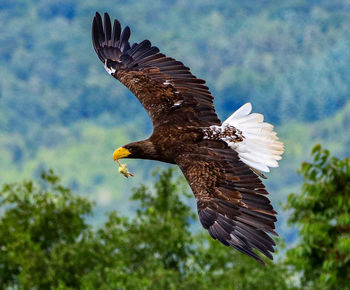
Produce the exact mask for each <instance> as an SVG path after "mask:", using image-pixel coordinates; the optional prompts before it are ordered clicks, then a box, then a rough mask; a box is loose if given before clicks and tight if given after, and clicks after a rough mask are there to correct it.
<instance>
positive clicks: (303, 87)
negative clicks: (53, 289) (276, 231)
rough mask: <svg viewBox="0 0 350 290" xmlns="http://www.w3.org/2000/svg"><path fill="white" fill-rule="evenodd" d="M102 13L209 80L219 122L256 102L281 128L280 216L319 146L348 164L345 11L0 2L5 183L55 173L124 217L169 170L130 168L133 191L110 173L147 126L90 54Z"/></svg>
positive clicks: (275, 192)
mask: <svg viewBox="0 0 350 290" xmlns="http://www.w3.org/2000/svg"><path fill="white" fill-rule="evenodd" d="M95 11H99V12H102V13H103V12H104V11H108V12H109V13H110V15H111V17H113V18H118V19H119V20H120V21H121V23H122V25H129V26H130V27H131V30H132V36H131V40H132V41H135V42H140V41H142V40H143V39H146V38H147V39H150V40H151V41H152V43H153V44H154V45H156V46H158V47H159V48H160V50H161V51H162V52H163V53H165V54H167V55H169V56H173V57H175V58H177V59H178V60H181V61H183V62H184V63H185V64H186V65H187V66H189V67H190V68H191V69H192V71H193V73H194V74H195V75H196V76H198V77H200V78H203V79H205V80H206V81H207V83H208V85H209V87H210V88H211V91H212V93H213V95H214V96H215V105H216V108H217V111H218V113H219V116H220V117H221V119H224V118H225V117H227V116H228V115H229V114H230V113H231V112H232V111H233V110H234V109H235V108H237V107H238V106H240V105H242V104H244V103H245V102H247V101H251V102H252V103H253V108H254V110H255V111H258V112H261V113H263V114H264V115H265V116H266V120H267V121H269V122H272V123H275V124H277V129H278V131H279V132H280V133H279V136H280V137H281V139H282V141H284V142H285V143H286V153H285V156H284V157H285V158H284V160H283V161H282V163H281V167H280V169H274V170H273V172H272V173H271V174H270V175H269V181H268V186H269V188H270V191H271V192H272V199H273V200H274V202H275V204H276V205H277V204H278V203H277V202H278V201H279V200H281V199H283V198H284V196H286V194H287V193H289V192H290V191H291V190H294V189H295V188H297V187H298V186H299V185H300V181H299V179H298V177H297V175H296V173H295V171H296V169H297V168H298V166H299V163H300V162H301V160H304V159H305V158H307V154H308V152H309V151H310V149H311V147H312V145H313V144H314V143H316V142H322V143H323V144H324V145H325V147H328V148H330V149H332V151H333V152H334V153H335V154H336V155H340V156H343V155H346V154H349V151H350V150H349V148H350V147H349V145H350V136H349V134H346V133H345V132H346V130H348V129H347V128H348V127H349V126H350V119H349V115H350V107H349V106H350V105H349V92H350V50H349V46H350V17H349V13H350V4H349V2H348V1H345V0H343V1H340V0H335V1H307V0H300V1H294V0H293V1H292V0H290V1H250V0H249V1H243V2H242V1H224V0H218V1H185V0H178V1H176V0H175V1H170V0H166V1H154V2H152V5H150V4H149V2H147V1H118V2H115V1H97V0H94V1H82V0H76V1H73V0H62V1H59V2H58V1H54V0H50V1H46V0H41V1H36V0H22V1H19V0H18V1H1V2H0V25H1V26H0V27H1V29H0V42H1V46H0V183H3V182H5V181H6V182H9V181H13V180H18V178H19V177H30V176H33V175H38V173H39V172H40V171H41V169H43V168H54V169H55V170H56V171H57V172H58V173H59V175H61V176H62V178H63V180H64V182H65V183H66V184H68V185H69V186H70V187H71V188H73V189H74V190H76V191H78V192H79V193H80V194H85V195H93V197H94V198H96V199H97V200H98V201H99V205H100V209H101V206H102V207H103V209H105V208H106V207H108V208H119V209H121V208H126V207H125V204H127V203H128V202H127V196H129V194H130V187H131V186H133V185H136V184H137V183H138V181H141V180H142V181H143V182H146V183H147V177H148V176H149V171H150V169H151V168H153V167H155V166H164V165H160V164H159V163H154V162H148V161H142V162H139V161H129V162H128V164H129V168H130V169H131V170H132V171H133V173H135V175H136V178H135V179H133V180H126V179H123V177H122V176H120V175H119V174H117V169H116V168H115V165H114V164H113V163H112V158H111V155H112V152H113V149H115V148H116V147H118V146H119V145H123V144H125V143H126V142H129V141H131V140H137V139H140V138H144V137H146V136H147V135H148V134H150V132H151V124H150V121H149V120H148V117H147V115H146V113H145V112H144V110H143V108H142V107H141V105H140V104H139V103H138V101H137V99H136V98H135V97H134V96H133V95H132V94H131V93H129V91H128V90H127V89H126V88H124V87H123V86H122V85H121V84H118V83H117V82H116V81H115V80H113V79H112V78H111V77H109V76H108V75H107V74H106V72H105V71H104V68H103V65H102V64H101V63H100V61H99V60H98V58H97V57H96V55H95V52H94V51H93V48H92V44H91V21H92V17H93V15H94V13H95ZM113 201H114V202H113ZM101 214H102V215H103V211H102V210H101ZM281 220H282V222H283V220H284V218H283V217H281ZM281 230H285V229H281Z"/></svg>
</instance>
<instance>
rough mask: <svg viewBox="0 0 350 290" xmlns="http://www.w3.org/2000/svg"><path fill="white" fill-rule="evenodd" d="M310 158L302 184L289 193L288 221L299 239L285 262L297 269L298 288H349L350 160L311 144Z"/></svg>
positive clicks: (303, 171)
mask: <svg viewBox="0 0 350 290" xmlns="http://www.w3.org/2000/svg"><path fill="white" fill-rule="evenodd" d="M312 155H313V158H314V160H313V162H311V163H308V162H305V163H303V164H302V167H301V170H300V172H301V174H303V176H304V184H303V187H302V192H301V193H300V194H295V193H293V194H291V195H290V196H289V198H288V202H287V206H286V208H287V209H291V210H292V214H291V217H290V219H289V222H290V223H291V224H296V225H298V227H299V229H300V232H299V243H298V245H297V246H296V247H294V248H292V249H291V250H289V251H288V252H287V262H288V263H289V264H290V265H293V266H294V267H295V269H296V270H298V271H300V273H301V283H302V286H303V287H309V288H310V289H316V288H320V289H350V286H349V281H350V211H349V208H350V164H349V158H345V159H344V160H340V159H338V158H336V157H332V156H330V153H329V151H328V150H325V149H322V147H321V145H316V146H315V147H314V148H313V150H312Z"/></svg>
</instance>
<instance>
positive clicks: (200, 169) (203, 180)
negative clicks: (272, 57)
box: [92, 13, 283, 263]
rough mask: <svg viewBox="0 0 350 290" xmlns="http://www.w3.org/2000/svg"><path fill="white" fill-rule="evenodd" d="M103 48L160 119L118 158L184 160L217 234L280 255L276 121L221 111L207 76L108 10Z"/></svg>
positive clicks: (202, 214)
mask: <svg viewBox="0 0 350 290" xmlns="http://www.w3.org/2000/svg"><path fill="white" fill-rule="evenodd" d="M92 37H93V45H94V48H95V51H96V53H97V55H98V57H99V58H100V60H101V61H102V62H103V63H104V67H105V69H106V71H107V72H108V73H109V74H111V75H112V76H113V77H114V78H116V79H117V80H119V81H120V82H121V83H123V84H124V85H125V86H126V87H128V88H129V89H130V90H131V91H132V92H133V93H134V95H135V96H136V97H137V98H138V99H139V101H140V102H141V104H142V105H143V107H144V108H145V110H146V111H147V113H148V115H149V117H150V118H151V120H152V123H153V133H152V135H151V136H150V138H148V139H147V140H144V141H139V142H134V143H130V144H127V145H125V146H123V147H121V148H118V149H117V150H116V151H115V152H114V153H113V158H114V159H115V160H118V159H120V158H139V159H150V160H158V161H162V162H167V163H171V164H177V165H178V166H179V167H180V169H181V170H182V172H183V174H184V175H185V177H186V179H187V180H188V182H189V185H190V187H191V189H192V191H193V193H194V195H195V197H196V201H197V206H198V215H199V219H200V221H201V223H202V225H203V227H204V228H206V229H207V230H208V231H209V233H210V235H211V236H212V237H213V238H214V239H218V240H219V241H220V242H222V243H223V244H225V245H227V246H233V247H234V248H236V249H238V250H240V251H241V252H243V253H245V254H247V255H249V256H252V257H254V258H255V259H257V260H258V261H260V262H261V263H263V261H262V259H261V258H260V257H259V256H258V255H257V254H256V253H255V252H254V251H253V249H254V248H255V249H257V250H259V251H260V252H262V253H263V254H264V255H265V256H267V257H268V258H270V259H272V255H271V253H270V252H273V251H274V250H273V246H274V245H275V244H274V241H273V240H272V239H271V237H270V236H269V235H268V234H266V233H267V232H268V233H272V234H276V233H275V231H274V229H275V225H274V223H275V221H276V217H275V214H276V212H275V211H274V210H273V208H272V205H271V204H270V201H269V200H268V198H267V197H266V196H265V195H267V194H268V192H267V191H266V190H265V186H264V185H263V184H262V182H261V180H260V178H259V176H263V175H262V174H261V173H260V172H259V171H269V168H268V167H276V166H278V164H277V160H279V159H280V158H281V157H280V155H281V154H282V153H283V144H282V143H281V142H279V141H278V138H277V137H276V133H275V132H273V126H272V125H270V124H268V123H265V122H263V116H262V115H260V114H254V113H253V114H250V112H251V109H252V108H251V105H250V104H249V103H248V104H245V105H244V106H242V107H241V108H240V109H238V110H237V111H236V112H235V113H234V114H233V115H232V116H230V117H229V118H228V119H227V120H226V121H225V122H221V121H220V120H219V118H218V116H217V114H216V112H215V109H214V105H213V97H212V95H211V93H210V91H209V89H208V87H206V86H205V85H204V84H205V81H203V80H201V79H197V78H196V77H195V76H193V75H192V74H191V72H190V70H189V68H187V67H185V66H184V65H183V64H182V63H181V62H179V61H176V60H174V59H173V58H170V57H166V56H165V55H163V54H161V53H159V49H158V48H157V47H153V46H151V43H150V42H149V41H148V40H144V41H142V42H141V43H139V44H137V43H135V44H133V45H132V46H130V44H129V37H130V29H129V28H128V27H126V28H125V29H124V30H123V31H122V30H121V26H120V23H119V22H118V21H117V20H115V21H114V24H113V28H112V26H111V22H110V18H109V16H108V14H105V15H104V24H103V23H102V19H101V16H100V15H99V14H98V13H96V16H95V18H94V21H93V27H92Z"/></svg>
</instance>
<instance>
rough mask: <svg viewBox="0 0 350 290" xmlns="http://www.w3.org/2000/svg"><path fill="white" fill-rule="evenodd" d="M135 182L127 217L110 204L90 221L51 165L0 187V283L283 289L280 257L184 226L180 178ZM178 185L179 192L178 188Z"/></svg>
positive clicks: (169, 173) (166, 174) (170, 173)
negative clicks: (268, 258) (266, 257)
mask: <svg viewBox="0 0 350 290" xmlns="http://www.w3.org/2000/svg"><path fill="white" fill-rule="evenodd" d="M154 178H155V179H156V180H157V181H156V183H155V187H154V189H153V190H151V189H148V188H146V187H145V186H143V185H142V186H140V187H139V188H137V189H135V190H134V194H133V196H132V200H133V201H134V202H136V204H137V208H138V210H137V212H136V215H135V216H134V217H122V216H120V215H119V214H117V213H116V212H113V213H111V214H109V216H108V220H107V221H106V222H105V224H104V225H103V226H101V227H100V228H98V229H92V228H91V227H89V226H88V224H87V222H86V218H87V217H88V216H89V215H90V214H91V209H92V206H93V204H92V203H91V202H89V201H88V200H86V199H83V198H80V197H75V196H73V195H72V193H71V192H70V190H69V189H67V188H65V187H63V186H62V185H60V182H59V180H58V178H57V177H56V176H55V175H54V174H53V173H52V172H49V173H45V174H43V175H42V177H41V181H40V183H34V182H23V183H16V184H11V185H5V186H4V187H3V189H2V190H1V204H0V206H1V211H2V215H1V220H0V235H1V237H2V239H1V241H0V286H1V288H6V287H19V288H20V289H22V288H24V289H29V288H33V289H213V288H216V289H255V288H257V287H259V288H260V289H271V287H273V288H275V289H277V288H278V289H290V288H291V287H289V286H288V283H287V281H288V277H289V273H288V271H287V269H286V268H285V267H284V266H283V264H281V263H275V264H274V263H272V262H268V266H267V267H263V266H261V265H260V264H258V263H257V262H256V261H255V260H253V259H251V258H249V257H245V256H244V255H243V254H241V253H238V252H236V251H234V250H233V249H232V248H229V247H225V246H223V245H221V244H220V243H219V242H217V241H214V240H212V239H211V238H210V237H209V235H208V234H207V233H206V232H205V233H193V230H192V229H191V226H192V223H193V222H198V221H197V220H195V217H196V215H195V214H194V212H193V211H192V209H191V207H190V206H188V205H187V204H186V203H187V201H186V200H187V198H188V197H189V195H188V194H187V193H186V190H184V189H183V186H182V181H181V179H177V178H175V177H174V170H173V169H169V170H166V171H163V172H160V173H157V174H155V176H154ZM181 192H182V194H181Z"/></svg>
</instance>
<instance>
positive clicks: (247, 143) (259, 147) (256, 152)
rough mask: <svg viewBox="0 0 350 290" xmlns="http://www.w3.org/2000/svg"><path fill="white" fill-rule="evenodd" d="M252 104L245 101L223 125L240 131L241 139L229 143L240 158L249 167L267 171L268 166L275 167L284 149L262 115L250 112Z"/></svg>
mask: <svg viewBox="0 0 350 290" xmlns="http://www.w3.org/2000/svg"><path fill="white" fill-rule="evenodd" d="M251 111H252V105H251V104H250V103H247V104H245V105H243V106H242V107H240V108H239V109H238V110H237V111H235V112H234V113H233V114H232V115H231V116H230V117H229V118H228V119H227V120H226V121H225V122H224V123H223V125H230V126H234V127H236V128H237V129H239V130H240V131H241V132H242V135H243V137H244V138H243V141H242V142H239V143H234V142H232V143H229V145H230V147H231V148H233V149H235V150H236V151H237V152H238V155H239V157H240V159H241V160H242V161H243V162H244V163H246V164H247V165H249V166H250V167H252V168H254V169H257V170H260V171H264V172H269V171H270V169H269V167H277V166H278V162H277V161H278V160H281V159H282V157H281V154H282V153H283V151H284V146H283V143H282V142H280V141H278V137H277V133H276V132H274V131H273V125H271V124H269V123H266V122H264V116H263V115H262V114H258V113H251Z"/></svg>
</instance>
